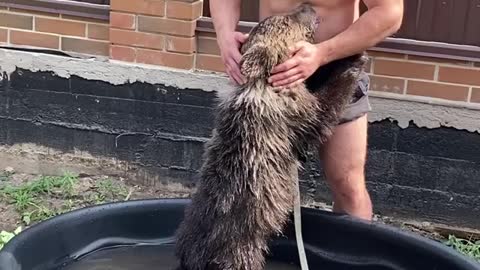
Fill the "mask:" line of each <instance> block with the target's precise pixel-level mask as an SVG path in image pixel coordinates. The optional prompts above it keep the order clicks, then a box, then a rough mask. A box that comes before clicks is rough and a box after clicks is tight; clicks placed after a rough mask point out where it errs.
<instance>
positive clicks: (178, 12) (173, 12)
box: [167, 1, 203, 20]
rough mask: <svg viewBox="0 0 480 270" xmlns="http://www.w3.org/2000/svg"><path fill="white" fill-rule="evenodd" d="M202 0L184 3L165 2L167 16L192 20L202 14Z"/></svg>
mask: <svg viewBox="0 0 480 270" xmlns="http://www.w3.org/2000/svg"><path fill="white" fill-rule="evenodd" d="M202 3H203V2H201V1H196V2H193V3H186V2H180V1H168V2H167V17H168V18H173V19H182V20H194V19H197V18H199V17H201V16H202V11H203V10H202V8H203V5H202Z"/></svg>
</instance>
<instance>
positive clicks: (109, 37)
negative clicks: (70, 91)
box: [0, 0, 480, 104]
mask: <svg viewBox="0 0 480 270" xmlns="http://www.w3.org/2000/svg"><path fill="white" fill-rule="evenodd" d="M202 7H203V2H202V1H199V0H137V1H135V4H132V3H131V2H130V1H125V0H112V1H111V11H110V20H109V21H101V20H92V19H85V18H79V17H72V16H66V15H60V14H52V13H44V12H32V11H25V10H19V9H13V8H10V9H8V8H1V9H0V43H2V44H8V45H11V46H34V47H40V48H49V49H57V50H61V51H67V52H78V53H85V54H92V55H100V56H108V57H110V59H112V60H115V61H126V62H131V63H139V64H150V65H158V66H166V67H171V68H180V69H188V70H193V69H195V70H207V71H215V72H223V71H224V67H223V64H222V62H221V58H220V56H219V54H220V53H219V49H218V46H217V43H216V38H215V34H214V33H212V32H207V31H199V30H198V29H196V22H197V20H198V19H199V18H200V17H201V16H202V9H203V8H202ZM369 53H370V57H371V62H370V66H369V67H368V72H369V74H370V77H371V87H370V88H371V90H372V91H375V92H379V93H388V95H391V96H394V97H397V98H400V99H402V98H404V97H407V96H421V97H427V98H434V99H432V102H435V101H438V100H448V101H455V102H459V103H461V104H463V103H465V104H478V103H480V62H476V63H473V62H466V61H455V60H448V59H440V58H428V57H420V56H414V55H406V54H393V53H383V52H377V51H371V52H369Z"/></svg>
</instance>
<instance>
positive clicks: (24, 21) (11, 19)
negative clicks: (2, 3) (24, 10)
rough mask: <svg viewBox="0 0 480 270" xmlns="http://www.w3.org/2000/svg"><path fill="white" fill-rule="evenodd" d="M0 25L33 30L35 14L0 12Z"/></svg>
mask: <svg viewBox="0 0 480 270" xmlns="http://www.w3.org/2000/svg"><path fill="white" fill-rule="evenodd" d="M0 26H3V27H8V28H18V29H25V30H33V16H30V15H20V14H11V13H0Z"/></svg>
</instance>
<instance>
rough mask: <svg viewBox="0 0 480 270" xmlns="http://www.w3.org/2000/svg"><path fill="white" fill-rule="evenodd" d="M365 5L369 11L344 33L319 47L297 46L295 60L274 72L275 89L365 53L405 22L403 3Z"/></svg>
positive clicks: (376, 0)
mask: <svg viewBox="0 0 480 270" xmlns="http://www.w3.org/2000/svg"><path fill="white" fill-rule="evenodd" d="M363 2H364V3H365V5H366V6H367V7H368V11H366V12H365V13H364V14H362V16H360V17H359V18H358V19H357V20H356V21H355V22H354V23H353V24H352V25H351V26H350V27H348V28H347V29H346V30H345V31H343V32H341V33H339V34H338V35H336V36H335V37H333V38H331V39H329V40H326V41H324V42H321V43H319V44H310V43H307V42H299V43H298V44H296V45H295V46H294V48H292V51H291V53H292V54H293V55H294V56H293V57H292V58H290V59H289V60H287V61H285V62H284V63H282V64H280V65H278V66H276V67H275V68H274V69H273V70H272V74H273V75H272V76H271V77H270V78H269V82H270V83H272V84H273V86H275V87H285V86H291V85H295V84H298V83H301V82H303V81H305V80H306V79H307V78H308V77H310V75H312V74H313V73H314V72H315V70H317V68H319V67H320V66H323V65H325V64H328V63H330V62H332V61H334V60H337V59H341V58H345V57H348V56H350V55H353V54H357V53H360V52H362V51H365V50H367V49H369V48H370V47H372V46H375V45H376V44H377V43H379V42H380V41H382V40H384V39H385V38H386V37H388V36H390V35H391V34H393V33H395V32H396V31H398V29H399V28H400V26H401V25H402V19H403V0H363Z"/></svg>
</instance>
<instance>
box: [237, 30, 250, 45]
mask: <svg viewBox="0 0 480 270" xmlns="http://www.w3.org/2000/svg"><path fill="white" fill-rule="evenodd" d="M247 38H248V34H244V33H240V32H236V33H235V39H236V40H237V41H238V42H240V43H245V41H246V40H247Z"/></svg>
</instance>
